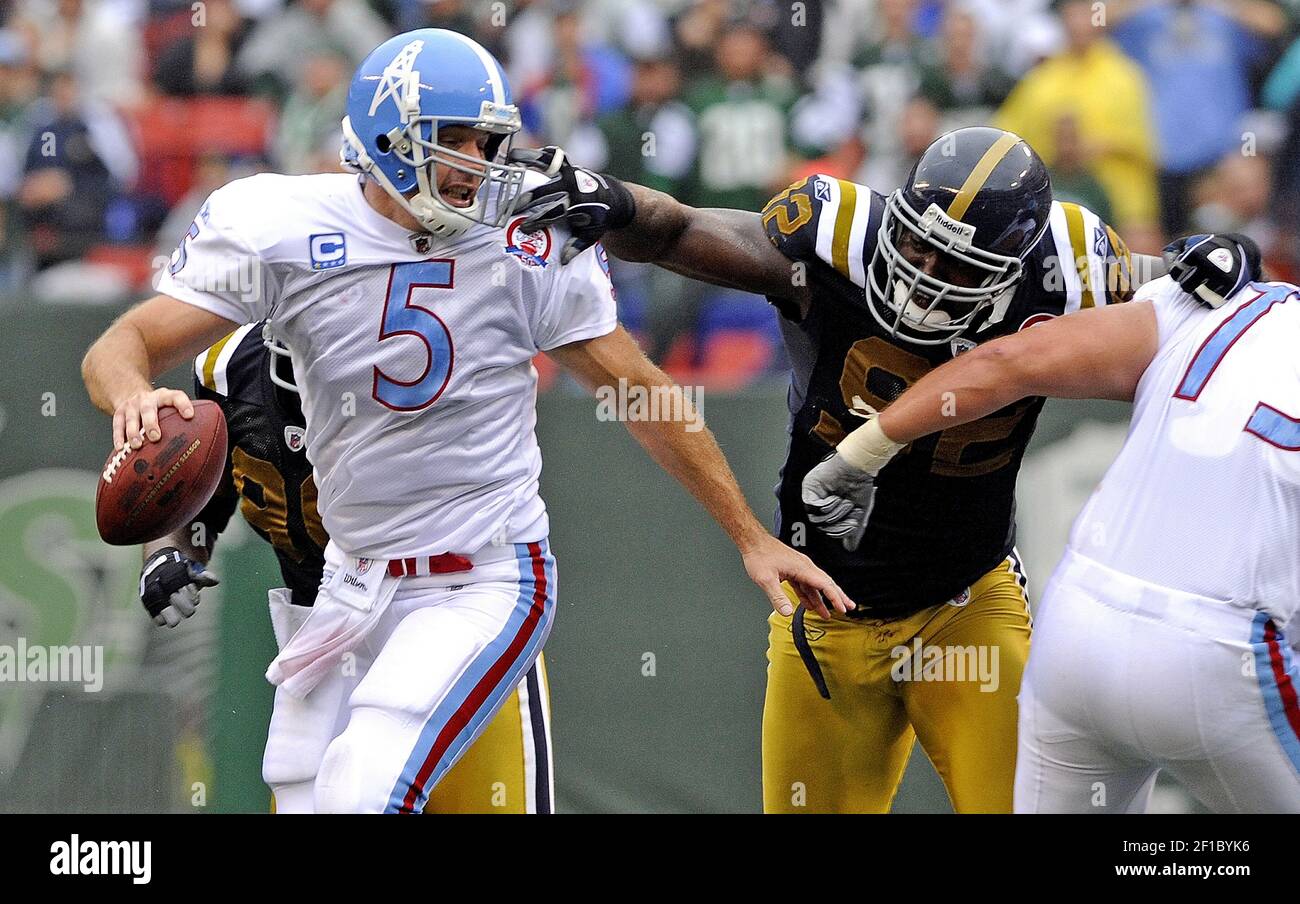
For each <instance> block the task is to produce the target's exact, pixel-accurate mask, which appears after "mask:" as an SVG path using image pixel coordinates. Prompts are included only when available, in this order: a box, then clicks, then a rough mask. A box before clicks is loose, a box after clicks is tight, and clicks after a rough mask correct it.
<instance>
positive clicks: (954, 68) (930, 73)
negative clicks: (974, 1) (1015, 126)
mask: <svg viewBox="0 0 1300 904" xmlns="http://www.w3.org/2000/svg"><path fill="white" fill-rule="evenodd" d="M936 43H937V57H938V58H937V59H935V60H932V61H929V62H927V63H926V64H925V65H924V66H923V67H922V69H921V88H920V93H921V94H923V95H924V96H925V97H927V98H929V100H930V102H931V103H933V104H934V105H935V107H937V108H938V109H939V111H940V112H943V113H948V112H951V111H961V112H960V115H961V116H962V118H963V119H964V120H967V121H966V122H963V123H962V125H978V124H979V123H981V122H987V121H988V114H989V111H990V108H992V107H996V106H997V105H998V104H1000V103H1002V101H1004V100H1006V97H1007V95H1008V94H1010V93H1011V89H1012V88H1013V87H1014V86H1015V79H1013V78H1011V77H1010V76H1009V75H1007V74H1006V73H1005V72H1003V71H1002V70H1001V69H999V68H998V67H997V66H996V65H994V64H993V63H991V62H990V59H989V56H988V53H987V48H986V47H985V46H984V45H983V43H982V41H981V35H980V31H979V24H978V22H977V21H976V19H975V17H974V16H973V15H971V14H970V13H969V12H967V11H966V10H965V9H963V8H962V7H959V6H956V5H950V6H948V7H947V8H946V10H945V12H944V16H943V29H942V32H941V34H940V36H939V39H938V41H937V42H936ZM950 127H951V124H950Z"/></svg>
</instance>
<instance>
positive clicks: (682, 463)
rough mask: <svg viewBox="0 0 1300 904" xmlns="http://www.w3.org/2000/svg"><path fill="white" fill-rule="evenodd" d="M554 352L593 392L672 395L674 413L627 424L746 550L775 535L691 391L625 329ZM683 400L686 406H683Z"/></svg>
mask: <svg viewBox="0 0 1300 904" xmlns="http://www.w3.org/2000/svg"><path fill="white" fill-rule="evenodd" d="M548 354H550V355H551V357H552V358H554V359H555V360H556V361H557V362H558V363H559V364H560V365H561V366H563V367H564V368H565V369H566V370H568V371H569V372H570V373H572V374H573V375H574V376H575V377H576V378H577V379H578V381H579V382H581V383H582V384H583V385H584V386H585V387H587V389H589V390H591V391H592V392H593V393H597V392H600V391H609V390H610V389H613V388H615V387H619V386H620V381H624V382H622V384H621V385H623V386H626V387H627V390H628V392H644V393H646V397H647V398H653V397H654V396H655V395H656V394H657V395H658V396H659V398H672V400H673V402H672V404H671V405H665V406H663V408H666V409H669V411H668V412H666V413H667V415H668V416H666V417H663V418H660V419H658V420H635V421H634V420H629V421H628V422H627V428H628V430H629V432H631V434H632V436H633V437H635V438H636V440H637V442H638V443H640V444H641V446H642V447H643V448H644V449H645V450H646V452H648V453H649V454H650V457H651V458H653V459H654V460H655V462H656V463H657V464H658V465H659V466H660V467H661V468H663V469H664V470H665V471H666V472H667V473H668V474H670V475H671V476H672V477H673V478H674V479H675V480H677V482H678V483H680V484H681V485H682V486H683V487H685V488H686V489H687V491H689V492H690V494H691V495H692V496H694V497H695V498H696V499H697V500H699V502H700V504H701V505H703V506H704V508H705V509H706V510H707V511H708V513H709V514H710V515H712V516H713V519H714V520H715V521H717V522H718V524H719V525H720V526H721V527H722V529H723V530H724V531H726V532H727V535H728V536H730V537H731V539H732V541H733V542H734V543H735V544H736V547H737V548H738V549H739V550H740V551H741V553H742V554H743V553H745V552H747V551H748V550H749V549H751V548H753V547H754V546H755V545H756V544H757V543H759V542H761V541H762V540H763V539H765V538H769V537H770V534H769V533H768V531H767V530H766V529H765V528H764V527H763V525H762V524H761V523H760V522H759V520H758V518H757V517H756V516H755V515H754V513H753V511H752V510H751V509H750V507H749V503H748V502H746V501H745V496H744V493H743V492H742V491H741V489H740V485H739V484H738V483H737V482H736V478H735V476H734V475H733V474H732V472H731V467H730V465H728V464H727V460H726V458H725V457H724V456H723V454H722V450H721V449H720V448H719V447H718V443H717V440H715V439H714V437H713V434H712V432H710V431H709V429H708V427H706V426H705V425H704V421H703V417H702V415H701V414H700V412H699V411H698V410H697V409H696V408H695V407H694V405H692V403H691V400H690V398H689V397H688V396H687V394H686V392H685V391H683V390H682V389H681V387H679V386H677V385H676V384H674V383H673V380H672V378H671V377H669V376H668V375H667V374H666V373H664V372H663V371H662V370H660V369H659V368H658V367H656V366H655V365H654V364H653V363H652V362H651V361H650V360H649V359H648V358H646V357H645V355H644V354H643V353H642V352H641V349H640V348H639V347H638V346H637V344H636V342H635V341H634V340H633V339H632V337H631V336H630V335H628V333H627V331H626V330H624V329H623V327H621V326H620V327H617V328H616V329H615V330H614V332H612V333H609V334H608V335H605V336H601V337H599V338H596V339H590V340H585V341H582V342H575V343H572V344H571V345H566V346H562V347H560V348H558V349H554V350H552V351H551V352H549V353H548ZM678 400H680V404H678Z"/></svg>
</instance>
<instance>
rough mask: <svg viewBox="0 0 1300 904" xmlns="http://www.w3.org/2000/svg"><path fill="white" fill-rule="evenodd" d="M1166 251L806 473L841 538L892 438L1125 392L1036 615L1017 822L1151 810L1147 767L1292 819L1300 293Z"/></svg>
mask: <svg viewBox="0 0 1300 904" xmlns="http://www.w3.org/2000/svg"><path fill="white" fill-rule="evenodd" d="M1179 260H1180V261H1182V262H1183V263H1187V264H1188V267H1187V268H1180V267H1179V265H1178V262H1175V264H1174V266H1172V267H1171V269H1170V272H1171V273H1173V274H1179V276H1178V281H1175V279H1174V278H1173V277H1170V276H1166V277H1162V278H1160V279H1158V280H1155V281H1153V282H1150V283H1148V284H1146V285H1145V286H1143V287H1142V288H1141V289H1139V290H1138V293H1137V296H1136V298H1135V300H1134V301H1132V302H1130V303H1129V304H1124V305H1117V306H1113V307H1111V306H1107V307H1106V308H1104V309H1097V310H1087V311H1081V312H1079V313H1076V314H1070V315H1068V316H1065V317H1061V318H1058V319H1056V320H1053V321H1051V322H1049V323H1046V324H1043V325H1040V326H1035V327H1033V328H1031V329H1029V330H1026V331H1024V332H1021V333H1018V334H1016V335H1014V336H1009V337H1006V338H1003V339H998V340H995V341H993V342H990V343H988V344H987V345H983V346H980V347H979V348H978V349H976V350H975V351H972V352H969V353H967V354H964V355H962V356H961V357H959V358H956V359H954V360H953V361H952V362H950V363H948V364H945V365H944V366H943V367H940V368H938V369H936V370H934V371H933V372H931V373H930V374H929V375H927V376H925V377H924V378H922V379H921V380H919V381H918V382H917V383H916V385H915V386H913V387H912V389H910V390H909V391H908V392H906V393H904V394H903V395H902V396H900V397H899V398H898V400H897V401H895V402H894V404H893V405H891V406H889V407H888V408H886V409H885V410H884V411H883V412H882V413H881V414H880V415H879V416H878V417H873V418H872V419H871V420H870V421H869V422H868V423H867V424H866V425H864V426H863V427H860V428H859V429H858V430H856V431H854V433H852V434H850V435H849V436H848V437H846V438H845V439H844V440H843V441H842V442H841V443H840V445H839V446H838V447H837V450H836V453H835V454H834V455H832V456H831V457H829V458H828V459H827V460H826V461H825V462H823V463H822V464H820V465H818V466H817V468H815V469H814V470H813V471H811V472H810V473H809V474H808V476H807V478H806V479H805V482H804V486H803V497H804V502H805V504H806V505H807V506H808V508H809V512H810V520H820V521H821V522H822V527H823V529H828V530H830V531H834V530H841V529H853V528H854V524H855V522H856V521H858V520H863V521H865V519H866V518H868V517H869V516H870V510H871V503H872V498H873V496H874V487H873V480H874V477H875V475H876V474H878V473H879V472H880V470H881V469H882V468H884V467H886V466H887V463H888V462H889V461H890V459H891V458H892V457H893V456H894V455H895V454H896V453H897V452H898V451H899V450H900V449H902V448H903V444H905V443H908V442H911V441H912V440H915V439H918V438H919V437H922V436H926V435H928V434H930V433H934V432H936V431H939V430H942V429H945V428H947V427H951V426H953V425H955V424H961V423H965V422H967V421H971V420H974V419H976V418H979V417H983V416H985V415H988V414H990V413H992V412H994V411H997V410H998V409H1000V408H1002V407H1003V406H1005V405H1008V404H1010V403H1012V402H1014V401H1016V400H1018V399H1021V398H1024V397H1026V396H1033V395H1043V396H1056V397H1061V398H1104V399H1118V400H1132V401H1133V402H1134V408H1133V420H1132V424H1131V427H1130V429H1129V433H1128V438H1127V440H1126V441H1125V444H1124V447H1123V449H1122V450H1121V451H1120V453H1119V455H1118V457H1117V458H1116V459H1115V462H1114V463H1113V464H1112V465H1111V467H1110V470H1109V471H1107V473H1106V476H1105V478H1104V479H1103V480H1102V483H1101V486H1100V487H1099V488H1098V489H1097V490H1096V492H1095V493H1094V494H1093V496H1092V498H1091V499H1090V500H1089V502H1088V504H1087V506H1086V507H1085V508H1084V509H1083V511H1082V512H1081V513H1080V514H1079V517H1078V519H1077V520H1076V521H1075V523H1074V528H1073V530H1072V532H1071V536H1070V542H1069V545H1068V547H1067V549H1066V551H1065V555H1064V558H1063V559H1062V560H1061V563H1060V564H1059V565H1058V566H1057V568H1056V571H1055V573H1054V574H1053V575H1052V578H1051V581H1050V582H1049V584H1048V587H1047V590H1046V592H1045V593H1044V595H1043V601H1042V604H1041V606H1040V608H1039V611H1038V612H1037V613H1036V616H1037V624H1036V625H1035V630H1034V642H1033V647H1032V649H1031V651H1030V656H1029V662H1028V666H1027V668H1026V671H1025V676H1024V680H1023V682H1022V684H1021V693H1020V698H1019V699H1020V728H1019V730H1020V744H1019V753H1018V758H1017V763H1016V784H1015V809H1016V812H1079V813H1087V812H1093V813H1095V812H1133V811H1141V810H1145V808H1146V804H1147V801H1148V798H1149V791H1150V788H1151V786H1152V784H1153V780H1154V778H1155V775H1156V772H1157V771H1158V770H1160V769H1165V770H1168V771H1169V772H1170V773H1171V774H1172V775H1173V776H1175V777H1176V778H1177V779H1178V780H1179V781H1181V782H1182V783H1183V785H1184V786H1186V787H1187V788H1188V790H1190V791H1191V792H1192V793H1193V794H1194V795H1196V797H1198V798H1199V799H1200V801H1201V802H1202V803H1204V804H1205V805H1206V806H1207V807H1209V808H1211V809H1212V810H1215V811H1218V812H1251V813H1259V812H1289V813H1297V812H1300V703H1297V688H1298V687H1300V668H1298V667H1297V663H1296V661H1295V660H1296V657H1295V652H1294V649H1293V648H1294V647H1295V644H1296V637H1297V634H1300V615H1298V613H1300V288H1298V287H1296V286H1294V285H1290V284H1287V283H1267V282H1247V277H1246V276H1244V275H1243V274H1249V273H1250V268H1249V267H1248V266H1246V265H1245V263H1244V261H1245V260H1246V254H1245V251H1244V249H1243V247H1242V246H1240V245H1236V244H1234V243H1233V242H1228V241H1222V240H1220V239H1218V238H1217V237H1214V238H1212V237H1201V239H1200V241H1199V242H1198V243H1197V244H1191V243H1190V240H1189V245H1188V247H1187V248H1186V249H1184V251H1183V256H1182V257H1181V258H1180V259H1179ZM1197 261H1199V263H1198V264H1197V266H1199V267H1200V268H1201V269H1200V270H1199V271H1198V270H1195V269H1193V268H1192V266H1191V265H1192V264H1193V263H1195V262H1197ZM1207 265H1208V266H1207ZM1210 266H1212V267H1217V268H1219V269H1221V270H1223V271H1224V273H1220V274H1218V275H1217V277H1215V276H1214V274H1213V271H1212V270H1210V269H1209V267H1210ZM1207 274H1209V276H1207ZM1218 277H1222V280H1221V282H1222V285H1221V286H1216V285H1214V284H1213V283H1214V282H1216V281H1218ZM1191 293H1194V294H1191Z"/></svg>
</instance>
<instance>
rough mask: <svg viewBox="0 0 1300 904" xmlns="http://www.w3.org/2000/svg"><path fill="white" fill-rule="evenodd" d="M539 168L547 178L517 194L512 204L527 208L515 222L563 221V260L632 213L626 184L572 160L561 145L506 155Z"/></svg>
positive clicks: (527, 226)
mask: <svg viewBox="0 0 1300 904" xmlns="http://www.w3.org/2000/svg"><path fill="white" fill-rule="evenodd" d="M508 162H510V163H514V164H521V165H523V166H527V167H530V168H531V169H535V170H538V171H539V172H541V173H543V174H544V175H546V176H548V177H550V181H548V182H545V183H543V184H542V185H539V186H537V187H536V188H534V189H531V190H529V191H526V192H524V193H523V194H522V195H520V196H519V203H518V204H517V205H516V208H515V209H516V210H520V211H525V212H527V213H528V219H526V220H524V222H523V223H522V224H521V226H520V228H521V229H523V230H524V231H526V232H527V231H531V230H534V229H540V228H541V227H543V226H556V225H563V226H564V227H565V228H567V229H568V230H569V234H570V237H569V238H568V239H567V240H566V241H565V243H564V247H563V248H562V249H561V250H560V263H561V264H567V263H568V262H569V261H571V260H573V259H574V258H575V257H577V256H578V255H579V254H581V253H582V252H583V251H586V250H587V249H588V248H590V247H591V246H592V245H594V244H596V242H598V241H600V237H601V236H602V235H604V234H605V233H606V232H607V231H609V230H610V229H619V228H621V227H623V226H626V225H627V224H628V223H630V222H632V218H633V217H634V216H636V202H635V201H634V200H633V198H632V193H631V192H630V191H628V189H627V186H626V185H624V184H623V183H622V182H620V181H619V180H617V179H615V178H614V177H613V176H606V175H602V174H601V173H597V172H593V171H592V170H589V169H584V168H583V167H580V166H574V165H573V164H572V163H571V162H570V161H569V158H568V156H567V155H566V154H565V153H564V151H563V149H561V148H558V147H556V146H554V145H551V146H549V147H544V148H539V149H533V148H519V149H516V150H513V151H511V152H510V157H509V161H508Z"/></svg>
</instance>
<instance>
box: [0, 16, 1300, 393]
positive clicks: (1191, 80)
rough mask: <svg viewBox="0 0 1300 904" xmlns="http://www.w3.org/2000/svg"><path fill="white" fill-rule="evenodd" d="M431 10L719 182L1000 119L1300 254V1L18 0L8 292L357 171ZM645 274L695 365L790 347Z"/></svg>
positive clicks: (621, 132)
mask: <svg viewBox="0 0 1300 904" xmlns="http://www.w3.org/2000/svg"><path fill="white" fill-rule="evenodd" d="M419 27H445V28H452V29H456V30H458V31H461V32H463V33H465V34H468V35H470V36H472V37H474V38H475V39H477V40H478V41H480V42H481V43H482V44H484V45H485V46H486V47H487V48H488V49H489V50H491V51H492V52H493V53H495V54H496V55H497V56H498V57H499V58H500V59H502V60H503V62H504V63H505V65H506V67H507V72H508V75H509V77H510V81H511V84H512V86H513V90H514V94H515V98H516V100H517V102H519V103H520V105H521V107H522V109H523V112H524V123H525V132H526V135H525V137H524V138H523V142H524V143H527V144H536V145H541V144H560V145H563V146H564V147H565V148H566V149H567V150H568V152H569V154H570V156H571V157H572V158H574V159H575V160H577V161H579V162H580V163H582V164H584V165H586V166H590V167H592V168H596V169H603V170H607V171H609V172H611V173H613V174H615V175H617V176H619V177H621V178H624V179H629V180H632V181H635V182H639V183H642V184H645V185H649V186H652V187H655V188H659V189H662V190H664V191H667V192H669V193H671V194H673V195H674V196H676V197H678V198H680V199H682V200H684V201H686V202H688V203H690V204H694V205H698V206H728V207H739V208H745V209H749V210H758V209H760V208H761V207H762V206H763V204H764V203H765V202H766V200H767V199H768V198H769V197H771V195H772V194H774V193H775V192H776V191H779V190H780V189H781V188H782V187H784V186H785V185H787V184H788V183H790V182H791V181H793V180H795V179H798V178H801V177H802V176H804V175H808V174H810V173H814V172H821V173H827V174H830V175H834V176H838V177H841V178H849V179H852V180H854V181H857V182H861V183H865V184H867V185H870V186H871V187H873V188H875V189H876V190H878V191H884V192H888V191H890V190H892V189H893V188H894V187H897V186H898V185H899V184H900V182H901V181H902V180H903V178H904V177H905V176H906V174H907V171H908V169H909V168H910V166H911V164H912V162H913V161H914V160H915V158H916V157H917V156H918V155H919V154H920V152H921V151H922V150H923V149H924V148H926V147H927V146H928V145H929V144H930V143H931V142H932V141H933V140H934V139H935V138H936V137H938V136H939V135H941V134H942V133H943V132H945V131H947V130H949V129H951V128H956V127H960V126H966V125H974V124H979V123H992V124H995V125H998V126H1000V127H1002V128H1006V129H1009V130H1011V131H1014V132H1016V133H1018V134H1020V135H1021V136H1023V137H1024V138H1025V139H1027V140H1028V141H1029V142H1030V143H1031V144H1032V145H1033V146H1034V147H1035V148H1036V149H1037V150H1038V151H1039V152H1040V153H1041V154H1042V156H1043V157H1044V159H1045V160H1046V161H1047V163H1048V165H1049V166H1050V167H1051V170H1052V179H1053V186H1054V190H1055V193H1056V196H1057V198H1058V199H1060V200H1074V201H1078V202H1080V203H1083V204H1085V205H1086V206H1088V207H1090V208H1091V209H1093V210H1094V211H1096V212H1097V213H1098V214H1099V215H1100V216H1101V217H1102V218H1103V219H1105V220H1107V221H1108V222H1110V223H1112V224H1113V225H1114V226H1115V227H1116V228H1117V230H1118V231H1119V233H1120V234H1121V235H1122V236H1123V237H1124V238H1125V239H1126V240H1127V241H1128V242H1129V244H1130V245H1131V246H1132V248H1133V249H1134V250H1137V251H1143V252H1147V253H1156V252H1158V251H1159V249H1160V247H1161V246H1162V245H1163V243H1164V242H1165V241H1166V240H1167V239H1168V238H1170V237H1172V236H1174V235H1177V234H1180V233H1185V232H1188V231H1210V230H1214V231H1229V230H1239V231H1243V232H1246V233H1247V234H1249V235H1251V236H1252V237H1254V238H1255V239H1256V240H1257V241H1259V242H1260V244H1261V245H1262V246H1263V247H1264V249H1265V252H1266V256H1267V263H1268V266H1269V267H1270V269H1271V272H1272V273H1273V274H1275V275H1277V276H1278V277H1282V278H1286V279H1291V280H1294V279H1297V278H1300V213H1298V211H1300V203H1297V201H1298V200H1300V198H1297V195H1298V194H1300V171H1298V168H1300V152H1298V149H1297V148H1296V147H1295V145H1296V144H1297V143H1300V2H1296V0H1288V2H1275V0H1107V2H1104V3H1103V2H1088V0H824V2H816V0H809V2H790V0H509V2H491V0H195V2H189V0H7V2H0V306H3V305H4V304H5V303H22V304H32V303H66V302H76V303H91V302H102V303H112V304H122V303H124V302H125V301H126V300H129V299H132V298H138V297H142V296H143V295H144V294H146V293H147V291H148V287H149V282H150V279H151V277H152V275H153V272H154V269H155V266H156V262H157V260H158V259H159V256H161V257H162V258H163V259H165V257H166V255H168V254H169V253H170V251H171V249H172V248H174V247H175V245H176V243H177V241H178V240H179V238H180V237H181V236H182V235H183V234H184V233H185V231H186V229H187V228H188V226H189V223H190V221H191V220H192V219H193V217H194V214H195V212H196V210H197V209H198V207H199V206H200V204H201V203H202V201H203V199H204V198H205V197H206V196H207V194H208V193H209V192H211V191H212V190H213V189H214V188H216V187H218V186H220V185H222V184H224V183H225V182H227V181H230V180H231V179H234V178H238V177H239V176H241V175H245V174H249V173H252V172H256V171H259V170H268V169H269V170H273V171H277V172H284V173H307V172H321V171H329V170H334V169H337V167H338V162H337V161H338V146H339V138H340V130H339V121H340V119H341V117H342V113H343V106H344V99H345V94H346V90H347V84H348V79H349V77H350V75H351V72H352V70H353V68H354V67H355V66H356V64H357V63H358V62H359V61H360V60H361V59H362V58H363V57H364V56H365V55H366V53H368V52H369V51H370V50H371V49H372V48H373V47H375V46H376V45H377V44H379V43H380V42H381V41H383V40H384V39H385V38H387V37H388V36H390V35H391V34H393V33H395V32H398V31H403V30H407V29H412V28H419ZM616 282H617V286H618V289H619V296H620V297H619V301H620V305H621V306H622V315H623V317H624V320H625V321H626V322H627V323H628V324H629V326H631V327H632V328H634V329H635V330H636V331H637V332H638V334H639V335H640V336H641V337H642V338H643V340H644V342H645V344H646V346H647V348H648V350H649V351H650V352H651V354H652V355H653V356H654V357H655V358H656V359H657V360H660V361H664V362H666V363H667V365H668V367H669V369H670V370H671V371H672V372H673V373H674V374H675V375H677V376H678V377H679V378H681V379H684V380H693V381H697V382H705V383H708V384H710V385H714V386H724V387H727V386H731V387H734V386H740V385H744V384H745V383H747V382H748V381H750V380H752V379H755V378H757V377H760V376H762V375H764V374H767V373H772V372H775V371H777V370H779V369H780V368H781V366H782V362H781V360H780V353H779V352H778V351H777V349H778V343H777V341H776V338H775V333H774V330H775V325H774V322H773V318H772V315H771V313H770V311H769V310H768V309H767V308H766V306H765V305H762V304H757V303H755V300H754V299H753V298H752V297H751V296H745V295H741V294H739V293H732V292H725V291H718V290H714V289H710V288H707V287H704V286H701V285H699V284H695V283H691V282H688V281H686V280H684V279H681V278H679V277H676V276H674V275H673V274H670V273H667V272H665V271H661V270H658V269H656V268H651V267H647V266H632V265H624V266H620V267H618V268H617V272H616ZM5 299H9V301H8V302H6V301H5Z"/></svg>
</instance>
